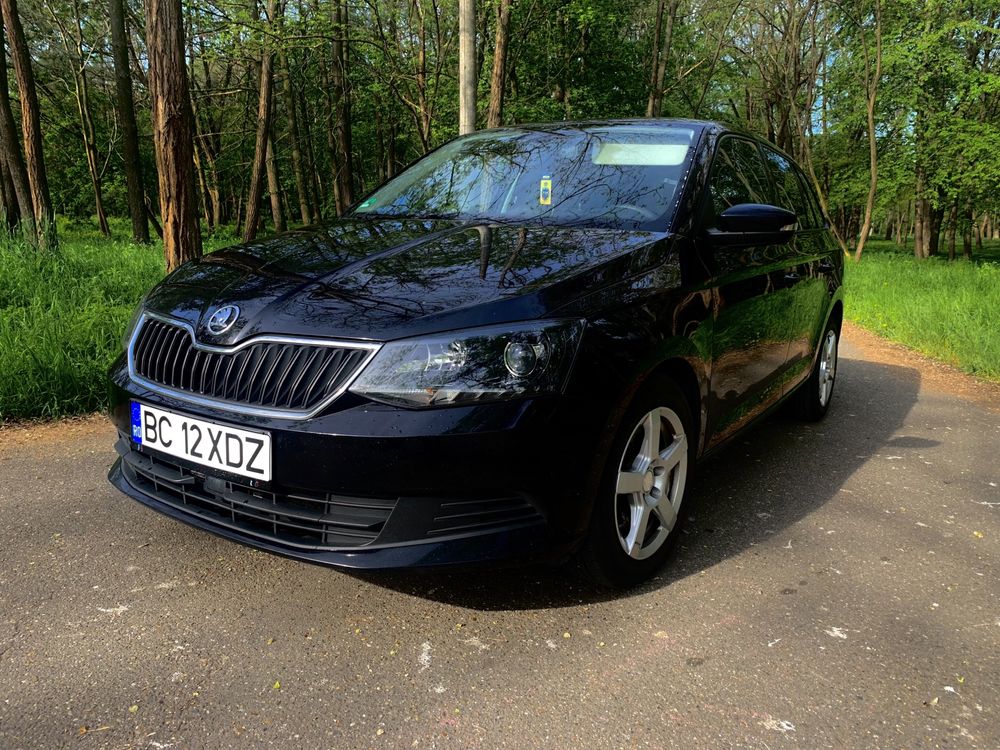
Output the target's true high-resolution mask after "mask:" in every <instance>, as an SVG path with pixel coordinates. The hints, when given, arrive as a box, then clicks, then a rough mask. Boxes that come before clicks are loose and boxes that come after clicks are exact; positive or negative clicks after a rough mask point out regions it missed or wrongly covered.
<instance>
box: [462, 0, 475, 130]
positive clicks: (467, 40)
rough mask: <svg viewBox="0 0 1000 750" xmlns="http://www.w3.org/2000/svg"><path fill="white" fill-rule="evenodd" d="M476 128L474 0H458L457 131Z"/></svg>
mask: <svg viewBox="0 0 1000 750" xmlns="http://www.w3.org/2000/svg"><path fill="white" fill-rule="evenodd" d="M475 129H476V0H458V132H459V133H471V132H472V131H473V130H475Z"/></svg>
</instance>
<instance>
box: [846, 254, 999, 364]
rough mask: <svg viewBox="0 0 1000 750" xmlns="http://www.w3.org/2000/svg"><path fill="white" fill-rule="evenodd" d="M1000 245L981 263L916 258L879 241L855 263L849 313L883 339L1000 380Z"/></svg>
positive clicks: (848, 287) (849, 286)
mask: <svg viewBox="0 0 1000 750" xmlns="http://www.w3.org/2000/svg"><path fill="white" fill-rule="evenodd" d="M998 261H1000V242H997V241H992V242H987V243H986V246H985V247H984V248H983V251H982V253H976V259H975V260H974V261H973V262H971V263H970V262H969V261H967V260H955V261H948V260H945V259H942V258H928V259H926V260H919V261H918V260H916V259H915V258H914V257H913V255H912V250H907V249H906V248H901V247H899V246H898V245H895V244H893V243H888V242H873V243H871V244H869V245H868V246H867V247H866V249H865V254H864V257H863V258H862V260H861V262H860V263H858V264H855V263H852V262H850V261H848V262H847V281H846V294H847V298H846V302H845V314H846V316H847V317H848V318H849V319H850V320H852V321H854V322H855V323H858V324H859V325H861V326H863V327H864V328H867V329H868V330H870V331H873V332H875V333H877V334H879V335H881V336H885V337H886V338H889V339H892V340H894V341H898V342H899V343H901V344H905V345H906V346H909V347H911V348H913V349H916V350H917V351H919V352H921V353H923V354H926V355H928V356H930V357H933V358H935V359H939V360H942V361H944V362H948V363H950V364H953V365H955V366H957V367H959V368H961V369H963V370H965V371H966V372H970V373H973V374H974V375H978V376H980V377H983V378H988V379H991V380H1000V262H998Z"/></svg>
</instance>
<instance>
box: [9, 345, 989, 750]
mask: <svg viewBox="0 0 1000 750" xmlns="http://www.w3.org/2000/svg"><path fill="white" fill-rule="evenodd" d="M847 339H848V340H847V341H846V342H845V345H844V346H843V348H842V356H843V359H842V364H841V369H840V373H839V380H838V385H837V391H836V393H835V403H834V405H833V408H832V409H831V412H830V414H829V415H828V418H827V420H826V421H825V422H823V423H821V424H820V425H817V426H806V425H802V424H798V423H795V422H792V421H788V420H786V419H783V418H780V417H779V418H775V419H772V420H769V421H767V422H765V423H764V424H763V425H761V426H760V427H758V428H757V429H756V430H755V431H753V432H752V433H751V434H749V435H747V436H746V437H744V438H742V439H741V440H739V441H738V442H737V444H736V445H734V446H732V448H731V449H730V450H728V451H727V452H725V453H724V454H722V455H720V456H719V457H718V458H716V459H714V460H713V461H712V462H711V464H710V465H708V466H707V467H705V470H704V471H703V472H702V474H701V478H700V480H699V481H698V484H697V485H696V489H695V491H694V494H693V495H692V496H691V497H690V498H689V500H693V501H695V502H697V503H698V507H697V509H696V510H695V511H694V519H693V521H692V522H691V523H690V525H689V528H688V533H687V534H686V535H685V537H684V539H683V540H682V544H681V546H680V549H679V550H678V554H677V555H676V558H675V560H674V562H673V565H672V567H671V568H670V569H669V571H668V572H666V573H664V575H663V576H661V577H660V578H659V579H657V580H656V581H654V582H653V583H652V584H651V585H648V586H646V587H645V588H642V589H640V590H638V591H635V592H631V593H629V594H626V595H622V596H617V597H609V596H607V595H605V594H601V593H599V592H596V591H593V590H591V589H589V588H588V587H587V586H585V585H584V584H583V583H582V582H581V580H580V579H579V578H578V577H575V576H574V575H573V573H572V572H571V571H566V570H552V569H529V570H513V571H503V572H497V573H495V574H494V573H485V574H484V573H483V572H478V573H447V574H445V573H437V574H429V575H391V576H387V575H382V576H368V577H366V578H358V577H354V576H350V575H346V574H343V573H339V572H335V571H331V570H324V569H321V568H316V567H312V566H309V565H305V564H301V563H295V562H290V561H287V560H283V559H279V558H276V557H272V556H270V555H267V554H263V553H259V552H255V551H253V550H249V549H246V548H243V547H240V546H237V545H235V544H232V543H229V542H225V541H222V540H219V539H216V538H214V537H212V536H210V535H208V534H205V533H201V532H197V531H194V530H192V529H189V528H188V527H186V526H184V525H182V524H179V523H176V522H173V521H170V520H168V519H166V518H163V517H160V516H159V515H157V514H155V513H153V512H152V511H149V510H146V509H145V508H143V507H141V506H139V505H138V504H136V503H134V502H132V501H130V500H128V499H126V498H124V497H122V496H120V495H119V494H118V493H117V492H115V491H114V490H112V488H111V487H110V486H109V485H108V484H107V483H106V481H105V473H106V470H107V468H108V466H109V465H110V463H111V461H112V459H113V457H114V454H113V451H112V448H111V444H112V430H111V429H110V428H109V427H108V426H107V424H105V423H103V422H102V421H100V420H89V421H84V422H82V423H63V424H60V425H53V426H43V427H36V428H30V429H15V430H6V431H3V432H0V512H2V514H3V524H2V527H0V747H2V748H5V749H6V748H20V747H25V748H27V747H31V748H55V747H73V748H98V747H101V748H103V747H108V748H159V749H162V748H167V747H173V748H195V747H234V748H245V747H256V746H273V747H302V748H364V747H373V748H410V747H415V748H436V747H454V748H472V747H483V748H517V749H519V750H520V749H522V748H558V749H560V750H564V749H566V748H633V747H634V748H667V747H677V748H761V749H770V750H775V749H776V748H781V747H786V746H800V747H806V748H826V747H831V748H881V747H884V748H933V747H948V748H952V747H954V748H966V747H968V748H997V747H1000V705H998V699H1000V649H998V644H1000V584H998V580H997V576H998V573H1000V569H998V562H1000V488H998V486H997V485H998V484H1000V411H998V408H1000V389H996V388H993V387H991V386H986V385H980V384H977V383H976V382H974V381H971V380H968V379H964V378H958V377H957V376H953V375H952V374H950V373H949V372H948V371H947V370H945V369H943V368H940V367H934V366H930V365H928V364H926V363H925V362H924V361H922V360H920V359H919V358H917V357H914V356H911V355H908V354H906V353H905V352H901V351H900V350H897V349H894V348H889V347H885V346H884V345H881V344H879V343H878V342H877V340H875V339H874V338H872V337H868V336H866V335H862V334H860V333H859V332H857V331H850V332H849V333H848V336H847ZM566 470H573V469H572V467H566Z"/></svg>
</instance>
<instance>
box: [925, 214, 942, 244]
mask: <svg viewBox="0 0 1000 750" xmlns="http://www.w3.org/2000/svg"><path fill="white" fill-rule="evenodd" d="M928 214H929V216H928V219H929V221H930V244H929V245H928V247H927V255H928V256H931V255H937V254H938V249H939V248H940V246H941V223H942V221H943V220H944V209H943V208H933V209H930V210H929V211H928ZM925 231H926V230H925Z"/></svg>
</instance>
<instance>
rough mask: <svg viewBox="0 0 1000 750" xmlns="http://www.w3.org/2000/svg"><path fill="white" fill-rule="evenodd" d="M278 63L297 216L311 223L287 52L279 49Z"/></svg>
mask: <svg viewBox="0 0 1000 750" xmlns="http://www.w3.org/2000/svg"><path fill="white" fill-rule="evenodd" d="M278 65H279V66H280V68H281V77H282V79H283V80H284V82H285V85H284V91H283V92H282V93H283V94H284V97H283V98H284V100H285V121H286V123H287V125H288V143H289V145H290V146H291V151H292V174H293V175H294V177H295V193H296V195H297V196H298V199H299V216H300V218H301V219H302V223H303V224H311V223H312V209H311V206H310V202H309V183H308V182H307V181H306V172H305V164H304V159H303V155H302V146H301V143H300V139H299V118H298V111H297V109H298V108H297V107H296V103H295V89H294V83H293V81H292V71H291V68H289V66H288V54H287V53H286V52H285V50H281V52H280V53H279V55H278Z"/></svg>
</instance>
